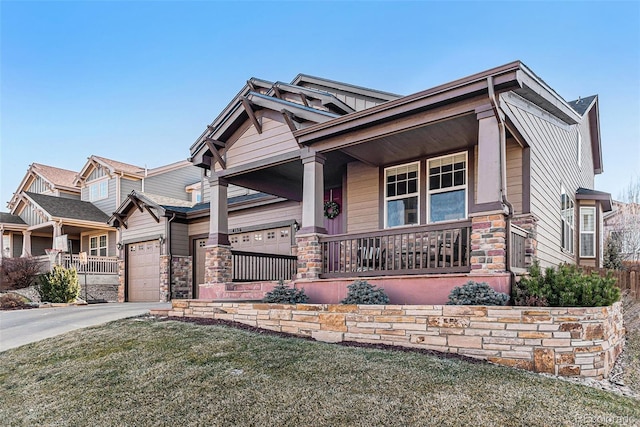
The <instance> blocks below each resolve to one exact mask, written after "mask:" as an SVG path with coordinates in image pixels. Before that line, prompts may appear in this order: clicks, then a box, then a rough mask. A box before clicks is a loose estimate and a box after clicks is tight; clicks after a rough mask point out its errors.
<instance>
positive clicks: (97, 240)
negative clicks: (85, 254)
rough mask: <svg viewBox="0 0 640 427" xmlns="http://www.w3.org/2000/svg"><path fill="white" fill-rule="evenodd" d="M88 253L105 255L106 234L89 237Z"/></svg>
mask: <svg viewBox="0 0 640 427" xmlns="http://www.w3.org/2000/svg"><path fill="white" fill-rule="evenodd" d="M89 255H93V256H107V235H106V234H102V235H100V236H91V237H90V238H89Z"/></svg>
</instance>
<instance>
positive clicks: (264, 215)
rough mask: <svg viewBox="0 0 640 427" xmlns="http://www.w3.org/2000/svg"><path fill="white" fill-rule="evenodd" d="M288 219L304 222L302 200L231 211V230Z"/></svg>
mask: <svg viewBox="0 0 640 427" xmlns="http://www.w3.org/2000/svg"><path fill="white" fill-rule="evenodd" d="M287 220H296V221H298V222H299V223H301V222H302V204H301V203H300V202H293V201H286V202H280V203H273V204H270V205H266V206H259V207H256V208H251V209H243V210H241V211H236V212H231V213H230V214H229V230H232V229H234V228H243V227H253V226H258V225H262V224H269V223H272V222H278V221H287Z"/></svg>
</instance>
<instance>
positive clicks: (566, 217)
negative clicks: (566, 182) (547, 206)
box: [560, 188, 574, 253]
mask: <svg viewBox="0 0 640 427" xmlns="http://www.w3.org/2000/svg"><path fill="white" fill-rule="evenodd" d="M573 217H574V203H573V200H571V198H570V197H569V195H567V193H566V192H565V190H564V188H562V192H561V195H560V224H561V230H560V244H561V246H562V249H564V250H565V251H567V252H569V253H573V239H574V221H573Z"/></svg>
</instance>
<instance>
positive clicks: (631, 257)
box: [604, 201, 640, 262]
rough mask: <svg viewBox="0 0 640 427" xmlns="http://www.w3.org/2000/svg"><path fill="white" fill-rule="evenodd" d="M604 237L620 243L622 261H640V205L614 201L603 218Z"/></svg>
mask: <svg viewBox="0 0 640 427" xmlns="http://www.w3.org/2000/svg"><path fill="white" fill-rule="evenodd" d="M604 235H605V237H608V238H613V239H616V240H617V241H618V242H619V243H620V250H621V255H622V259H623V260H624V261H630V262H638V261H640V204H638V203H624V202H618V201H614V202H613V210H612V211H611V212H609V213H607V214H606V215H605V216H604Z"/></svg>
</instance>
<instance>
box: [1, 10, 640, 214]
mask: <svg viewBox="0 0 640 427" xmlns="http://www.w3.org/2000/svg"><path fill="white" fill-rule="evenodd" d="M0 19H1V22H0V24H1V28H0V43H1V44H0V52H1V57H0V72H1V74H0V169H1V171H0V190H1V192H0V210H6V202H7V201H8V200H9V199H10V198H11V195H12V193H13V192H14V191H15V190H16V188H17V186H18V184H19V183H20V180H21V179H22V178H23V177H24V174H25V172H26V170H27V168H28V166H29V164H31V163H33V162H37V163H44V164H49V165H52V166H57V167H61V168H66V169H71V170H80V169H81V168H82V166H83V165H84V164H85V162H86V159H87V157H89V156H90V155H92V154H95V155H99V156H103V157H108V158H112V159H115V160H120V161H124V162H128V163H133V164H136V165H140V166H145V165H146V166H148V167H150V168H151V167H157V166H162V165H165V164H168V163H172V162H175V161H178V160H181V159H185V158H187V157H188V155H189V147H190V145H191V144H192V143H193V142H194V141H195V139H196V138H197V137H198V136H199V135H200V133H201V132H202V131H203V130H204V128H205V127H206V125H207V124H208V123H210V122H211V120H212V119H213V118H214V117H215V116H217V114H218V113H219V112H220V110H221V109H222V108H223V107H224V106H225V105H226V104H227V103H228V102H229V101H230V100H231V99H232V97H233V96H234V95H235V94H236V93H237V92H238V90H239V89H240V88H241V87H242V86H243V84H244V83H245V81H246V80H247V79H248V78H250V77H252V76H255V77H260V78H263V79H267V80H272V81H275V80H281V81H290V80H291V79H293V78H294V77H295V76H296V75H297V74H298V73H305V74H311V75H316V76H321V77H326V78H330V79H333V80H338V81H343V82H347V83H353V84H357V85H360V86H366V87H371V88H376V89H381V90H386V91H389V92H394V93H399V94H410V93H414V92H418V91H420V90H424V89H428V88H430V87H433V86H436V85H438V84H442V83H446V82H448V81H451V80H454V79H457V78H460V77H464V76H467V75H470V74H473V73H476V72H479V71H483V70H486V69H489V68H492V67H494V66H498V65H502V64H505V63H508V62H511V61H513V60H516V59H520V60H522V61H523V62H524V63H525V64H527V65H528V66H529V67H530V68H531V69H532V70H533V71H534V72H535V73H536V74H537V75H538V76H540V77H541V78H542V79H543V80H545V81H546V82H547V83H548V84H549V85H550V86H551V87H552V88H554V89H555V90H556V91H557V92H558V93H559V94H560V95H561V96H562V97H564V98H565V99H566V100H573V99H576V98H578V97H579V96H582V97H585V96H589V95H592V94H598V95H599V96H600V118H601V135H602V146H603V152H604V168H605V173H604V174H603V175H600V176H599V177H597V179H596V188H597V189H599V190H603V191H608V192H610V193H612V195H613V196H614V198H615V197H617V196H618V195H619V194H620V190H621V189H622V188H623V187H625V186H626V185H628V183H629V182H630V180H631V178H632V176H634V174H638V173H640V2H637V1H633V2H577V1H572V2H541V1H536V2H495V3H492V2H402V3H400V2H364V1H360V2H337V1H336V2H294V1H290V2H259V3H254V2H233V3H231V2H213V1H211V2H207V1H200V2H165V1H156V2H154V1H145V2H127V1H108V2H97V1H84V2H71V1H65V2H55V1H45V2H32V1H17V2H13V1H6V0H3V1H1V2H0Z"/></svg>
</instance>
